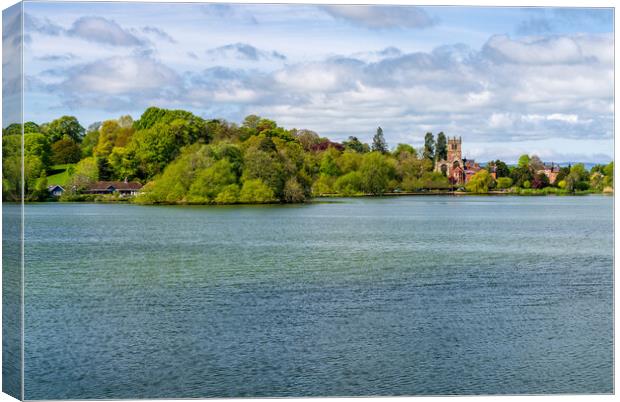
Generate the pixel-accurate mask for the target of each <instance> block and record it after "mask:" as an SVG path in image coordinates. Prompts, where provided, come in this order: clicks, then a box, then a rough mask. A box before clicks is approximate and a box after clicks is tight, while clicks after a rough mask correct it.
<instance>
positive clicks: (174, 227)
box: [25, 196, 613, 399]
mask: <svg viewBox="0 0 620 402" xmlns="http://www.w3.org/2000/svg"><path fill="white" fill-rule="evenodd" d="M337 201H338V202H328V203H315V204H309V205H285V206H282V205H276V206H228V207H171V206H165V207H164V206H160V207H157V206H134V205H104V204H100V205H93V204H63V203H52V204H32V205H27V206H26V239H27V240H26V264H27V265H26V266H27V271H26V274H25V279H26V295H25V300H26V310H25V311H26V339H25V342H26V356H25V380H26V382H25V391H26V398H28V399H45V398H54V399H70V398H82V399H84V398H154V397H167V398H172V397H240V396H340V395H428V394H441V395H445V394H519V393H527V394H543V393H611V392H613V372H612V367H613V360H612V359H613V322H612V317H613V314H612V313H613V311H612V310H613V297H612V293H613V219H612V214H613V198H611V197H604V196H588V197H448V196H438V197H434V196H424V197H384V198H363V199H361V198H360V199H342V200H337Z"/></svg>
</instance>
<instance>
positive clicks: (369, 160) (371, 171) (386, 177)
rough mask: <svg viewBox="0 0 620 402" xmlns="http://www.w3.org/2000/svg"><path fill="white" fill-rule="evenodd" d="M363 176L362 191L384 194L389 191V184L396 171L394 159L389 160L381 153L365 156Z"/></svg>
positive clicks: (362, 168) (361, 168) (361, 169)
mask: <svg viewBox="0 0 620 402" xmlns="http://www.w3.org/2000/svg"><path fill="white" fill-rule="evenodd" d="M360 173H361V174H362V178H363V180H362V189H363V190H364V191H365V192H366V193H369V194H383V193H384V192H386V191H387V189H388V183H389V182H390V180H391V179H392V178H393V176H394V173H395V169H394V164H393V160H392V159H388V158H387V157H386V156H385V155H383V154H382V153H380V152H371V153H368V154H365V155H364V158H363V159H362V164H361V165H360Z"/></svg>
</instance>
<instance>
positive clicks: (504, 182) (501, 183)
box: [497, 177, 512, 190]
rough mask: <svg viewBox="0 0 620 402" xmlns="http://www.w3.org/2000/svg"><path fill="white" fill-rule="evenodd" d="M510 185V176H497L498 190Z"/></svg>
mask: <svg viewBox="0 0 620 402" xmlns="http://www.w3.org/2000/svg"><path fill="white" fill-rule="evenodd" d="M510 186H512V179H511V178H510V177H498V178H497V188H498V189H500V190H504V189H507V188H510Z"/></svg>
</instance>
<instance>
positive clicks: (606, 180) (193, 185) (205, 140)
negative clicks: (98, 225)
mask: <svg viewBox="0 0 620 402" xmlns="http://www.w3.org/2000/svg"><path fill="white" fill-rule="evenodd" d="M21 132H22V127H21V125H19V124H13V125H10V126H8V127H6V128H5V129H4V130H3V154H2V157H3V199H5V200H18V199H19V198H20V192H21V179H20V170H21V159H20V158H21V155H20V149H21V140H22V138H21ZM23 132H24V137H23V141H24V148H23V149H24V155H23V157H24V160H23V162H24V195H25V199H26V200H29V201H36V200H45V199H48V198H49V193H48V191H47V186H48V180H47V179H48V177H51V174H53V173H55V172H57V171H63V170H64V171H66V174H67V178H66V183H64V184H65V185H64V186H63V187H64V188H65V189H66V190H67V191H66V193H65V195H63V198H65V199H76V198H75V197H76V196H77V195H79V194H80V193H81V192H82V191H84V190H85V189H87V188H88V187H89V186H90V185H91V184H92V183H94V182H96V181H100V180H130V181H138V182H140V183H143V184H144V185H145V186H144V187H143V189H142V192H141V194H140V195H139V196H137V197H136V198H135V201H136V202H141V203H200V204H206V203H218V204H230V203H267V202H303V201H304V200H306V199H308V198H310V197H313V196H321V195H342V196H354V195H362V194H374V195H378V194H384V193H389V192H417V191H445V190H450V189H455V187H454V184H453V183H450V182H449V180H448V178H447V177H446V176H445V175H444V174H442V173H440V172H435V171H434V164H435V162H436V161H437V160H439V159H445V158H446V157H447V148H446V137H445V135H444V133H439V134H438V135H437V140H435V138H434V136H433V135H432V133H427V134H426V136H425V143H424V147H423V149H422V150H420V151H421V152H419V151H418V150H416V149H415V148H414V147H412V146H411V145H409V144H398V145H397V146H396V147H395V148H394V149H392V150H390V149H389V148H388V145H387V142H386V140H385V137H384V134H383V130H382V129H381V127H379V128H377V130H376V133H375V135H374V137H373V140H372V143H371V144H370V145H369V144H366V143H364V142H362V141H360V140H359V139H358V138H357V137H355V136H351V137H349V138H348V139H347V140H346V141H342V142H334V141H331V140H330V139H328V138H325V137H321V136H320V135H319V134H317V133H316V132H314V131H311V130H306V129H295V128H294V129H285V128H284V127H281V126H278V124H277V123H276V122H275V121H273V120H269V119H266V118H262V117H259V116H256V115H250V116H247V117H246V118H245V119H244V120H243V122H242V123H241V124H235V123H231V122H228V121H225V120H222V119H211V120H209V119H203V118H201V117H199V116H196V115H194V114H193V113H191V112H188V111H184V110H168V109H162V108H157V107H150V108H148V109H147V110H145V111H144V113H143V114H142V115H141V116H140V118H139V119H138V120H135V121H134V120H133V119H132V118H131V117H130V116H121V117H119V118H118V119H113V120H106V121H103V122H100V123H94V124H92V125H91V126H89V127H88V128H87V129H85V128H84V127H82V126H81V125H80V123H79V121H78V120H77V119H76V118H75V117H73V116H62V117H60V118H58V119H56V120H53V121H52V122H49V123H44V124H36V123H34V122H27V123H25V124H24V126H23ZM541 166H542V162H541V161H540V159H539V158H538V157H536V156H532V157H529V156H527V155H524V156H523V157H521V159H519V163H518V165H517V166H513V167H509V166H508V165H507V164H506V163H504V162H502V161H499V160H497V161H491V162H489V163H488V164H487V169H483V170H481V171H479V172H478V173H477V174H476V175H475V176H474V177H473V178H472V180H471V181H470V182H469V183H468V185H467V186H466V190H468V191H471V192H476V193H483V192H487V191H490V190H502V191H513V192H519V191H526V190H529V191H537V190H542V189H545V188H553V189H555V191H556V192H560V193H562V192H565V193H568V192H579V191H603V189H605V188H607V187H612V186H613V163H612V164H609V165H605V166H603V165H601V166H595V167H594V168H592V170H591V171H587V170H585V168H584V166H583V165H582V164H576V165H574V166H572V167H566V168H562V170H561V171H560V173H559V174H558V180H556V182H554V183H549V181H548V179H547V180H546V181H545V178H546V176H545V175H544V174H541V173H540V172H539V171H540V169H541ZM490 169H492V170H493V171H494V172H495V173H496V175H497V177H496V178H493V177H492V176H491V174H490ZM543 176H544V177H543ZM71 197H73V198H71Z"/></svg>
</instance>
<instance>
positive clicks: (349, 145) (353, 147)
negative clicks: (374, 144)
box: [342, 136, 370, 154]
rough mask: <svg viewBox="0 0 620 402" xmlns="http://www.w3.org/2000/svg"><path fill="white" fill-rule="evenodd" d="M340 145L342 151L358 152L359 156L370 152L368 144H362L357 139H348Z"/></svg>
mask: <svg viewBox="0 0 620 402" xmlns="http://www.w3.org/2000/svg"><path fill="white" fill-rule="evenodd" d="M342 145H344V149H346V150H350V151H354V152H358V153H360V154H364V153H367V152H370V147H369V146H368V144H364V143H363V142H361V141H360V140H359V139H358V138H357V137H353V136H351V137H349V139H348V140H347V141H344V142H343V143H342Z"/></svg>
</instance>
